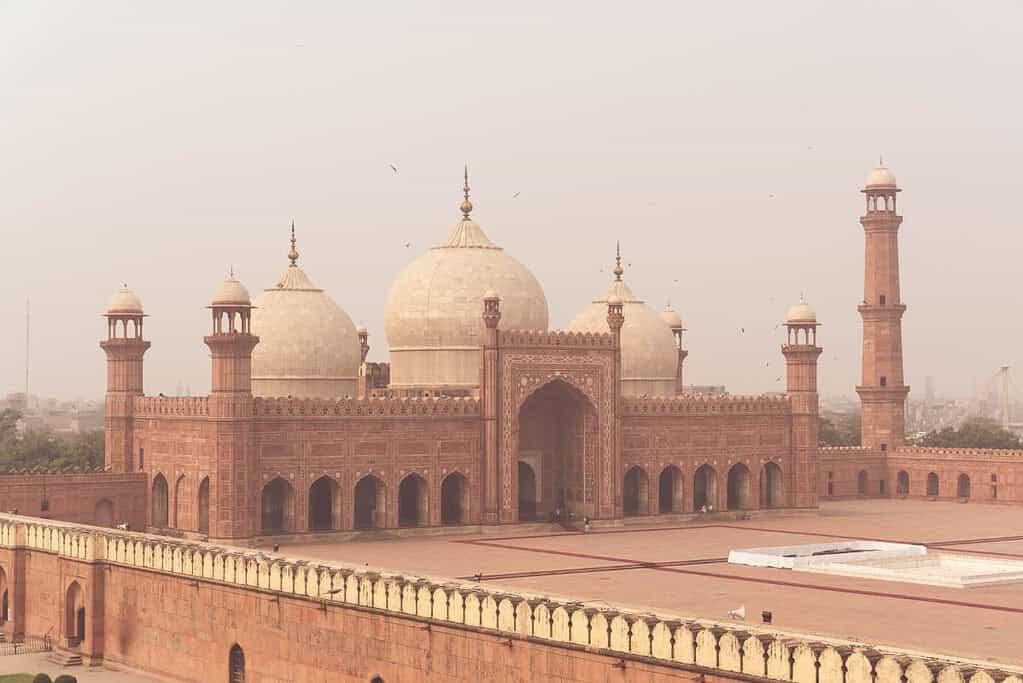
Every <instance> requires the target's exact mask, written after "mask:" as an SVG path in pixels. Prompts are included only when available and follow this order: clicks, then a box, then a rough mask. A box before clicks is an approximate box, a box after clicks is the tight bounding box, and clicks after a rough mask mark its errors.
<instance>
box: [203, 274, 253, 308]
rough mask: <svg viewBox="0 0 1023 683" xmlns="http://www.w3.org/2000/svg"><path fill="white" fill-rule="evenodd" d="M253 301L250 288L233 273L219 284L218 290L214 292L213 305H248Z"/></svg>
mask: <svg viewBox="0 0 1023 683" xmlns="http://www.w3.org/2000/svg"><path fill="white" fill-rule="evenodd" d="M251 303H252V299H251V298H250V297H249V290H247V289H245V285H243V284H242V283H241V282H239V281H238V280H237V278H235V276H234V275H233V274H232V275H228V276H227V279H226V280H224V281H223V282H221V283H220V284H219V285H217V289H216V291H214V292H213V301H212V305H214V306H248V305H250V304H251Z"/></svg>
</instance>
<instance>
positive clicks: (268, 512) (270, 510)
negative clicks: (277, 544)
mask: <svg viewBox="0 0 1023 683" xmlns="http://www.w3.org/2000/svg"><path fill="white" fill-rule="evenodd" d="M260 510H261V513H262V514H261V518H262V519H261V521H262V528H263V533H264V534H273V533H280V532H282V531H291V530H292V529H293V525H294V520H295V494H294V492H293V491H292V489H291V484H289V483H288V482H286V481H284V480H283V479H281V478H280V477H275V478H274V479H271V480H270V481H269V482H267V484H266V486H264V487H263V495H262V497H261V503H260Z"/></svg>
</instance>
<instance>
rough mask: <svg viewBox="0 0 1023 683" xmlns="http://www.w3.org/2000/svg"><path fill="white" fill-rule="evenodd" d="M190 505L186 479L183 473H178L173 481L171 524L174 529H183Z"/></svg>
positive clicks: (186, 522) (185, 526) (186, 523)
mask: <svg viewBox="0 0 1023 683" xmlns="http://www.w3.org/2000/svg"><path fill="white" fill-rule="evenodd" d="M191 507H192V501H191V499H190V496H189V495H188V481H187V479H186V478H185V475H184V474H181V475H178V478H177V480H176V481H175V482H174V519H173V520H172V523H171V526H172V527H174V528H175V529H185V528H187V527H188V526H189V524H188V512H189V509H190V508H191Z"/></svg>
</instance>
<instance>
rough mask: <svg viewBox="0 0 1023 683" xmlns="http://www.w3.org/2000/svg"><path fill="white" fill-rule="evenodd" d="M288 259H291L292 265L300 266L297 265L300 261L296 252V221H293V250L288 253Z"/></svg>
mask: <svg viewBox="0 0 1023 683" xmlns="http://www.w3.org/2000/svg"><path fill="white" fill-rule="evenodd" d="M288 258H289V259H291V265H293V266H295V265H298V264H297V263H295V262H296V261H298V251H296V250H295V219H294V218H292V219H291V250H290V251H288Z"/></svg>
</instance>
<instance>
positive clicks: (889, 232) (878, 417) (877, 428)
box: [856, 166, 909, 451]
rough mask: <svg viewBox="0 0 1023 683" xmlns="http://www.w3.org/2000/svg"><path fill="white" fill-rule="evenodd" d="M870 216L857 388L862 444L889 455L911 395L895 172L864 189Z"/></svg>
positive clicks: (866, 219)
mask: <svg viewBox="0 0 1023 683" xmlns="http://www.w3.org/2000/svg"><path fill="white" fill-rule="evenodd" d="M863 192H864V194H866V197H867V212H866V214H865V215H864V216H862V217H861V218H860V223H861V224H862V225H863V230H864V232H865V234H866V257H865V262H864V265H865V268H864V278H863V302H862V303H861V304H860V305H859V311H860V316H861V317H862V318H863V381H862V383H861V384H860V386H858V387H856V393H858V394H859V395H860V402H861V404H862V409H863V415H862V428H861V429H862V432H861V433H862V442H863V445H864V446H866V447H868V448H875V449H879V450H882V451H886V450H888V449H889V448H898V447H899V446H901V445H902V443H903V440H904V437H905V414H906V395H907V394H908V393H909V387H907V386H906V385H905V384H903V381H904V380H903V375H902V314H903V313H905V312H906V306H905V305H904V304H903V303H902V298H901V295H900V293H899V226H900V225H901V224H902V216H899V215H898V214H897V213H895V196H896V194H897V193H898V192H900V190H899V188H898V187H897V186H896V184H895V174H894V173H892V172H891V171H890V170H888V169H887V168H885V167H884V166H879V167H877V168H876V169H874V171H873V172H872V173H871V174H870V177H868V178H867V186H866V188H864V190H863Z"/></svg>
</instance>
